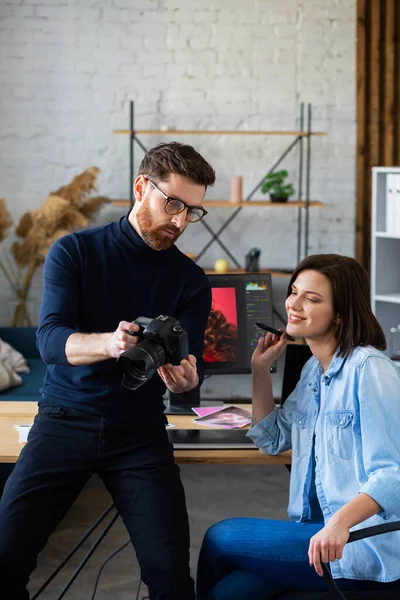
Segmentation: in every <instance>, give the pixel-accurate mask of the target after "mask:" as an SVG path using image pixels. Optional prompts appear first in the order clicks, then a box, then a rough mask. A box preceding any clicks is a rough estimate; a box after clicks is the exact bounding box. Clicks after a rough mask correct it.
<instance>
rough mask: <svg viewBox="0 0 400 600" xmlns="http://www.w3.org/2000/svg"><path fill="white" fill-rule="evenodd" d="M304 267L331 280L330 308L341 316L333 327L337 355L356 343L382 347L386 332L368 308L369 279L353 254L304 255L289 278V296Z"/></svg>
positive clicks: (383, 348)
mask: <svg viewBox="0 0 400 600" xmlns="http://www.w3.org/2000/svg"><path fill="white" fill-rule="evenodd" d="M306 269H309V270H311V271H317V272H318V273H321V274H322V275H324V276H325V277H326V278H327V279H328V280H329V281H330V283H331V286H332V296H333V310H334V312H335V315H338V316H339V317H340V319H339V322H338V323H337V324H336V325H335V329H334V335H335V338H336V339H337V341H338V351H339V356H347V355H348V354H350V352H351V351H352V350H353V349H354V348H355V347H356V346H374V347H375V348H377V349H378V350H385V349H386V339H385V334H384V333H383V331H382V327H381V326H380V325H379V323H378V321H377V320H376V318H375V316H374V314H373V312H372V310H371V303H370V296H369V294H370V290H369V279H368V274H367V272H366V270H365V269H364V267H362V266H361V265H360V263H358V262H357V261H356V260H355V259H354V258H349V257H348V256H340V255H339V254H314V255H311V256H307V257H306V258H304V259H303V260H302V261H301V263H300V264H299V265H298V266H297V267H296V269H295V270H294V273H293V275H292V276H291V278H290V282H289V287H288V293H287V295H288V296H290V294H291V293H292V285H293V283H294V282H295V280H296V279H297V276H298V275H299V273H301V271H305V270H306Z"/></svg>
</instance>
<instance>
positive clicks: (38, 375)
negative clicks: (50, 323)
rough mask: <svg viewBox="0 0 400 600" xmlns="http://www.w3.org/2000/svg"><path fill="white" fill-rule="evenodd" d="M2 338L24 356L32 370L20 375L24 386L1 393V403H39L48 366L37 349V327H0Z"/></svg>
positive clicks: (0, 336)
mask: <svg viewBox="0 0 400 600" xmlns="http://www.w3.org/2000/svg"><path fill="white" fill-rule="evenodd" d="M0 338H1V339H2V340H3V341H4V342H7V343H8V344H10V345H11V346H13V348H15V349H16V350H18V351H19V352H21V354H23V356H24V357H25V358H26V361H27V363H28V366H29V368H30V370H31V372H30V373H20V374H19V375H20V376H21V377H22V379H23V382H24V383H23V385H20V386H18V387H12V388H9V389H7V390H4V391H3V392H0V401H4V400H13V401H26V400H33V401H38V400H39V388H40V387H41V386H42V383H43V379H44V376H45V373H46V365H45V364H44V362H43V361H42V359H41V358H40V354H39V350H38V349H37V348H36V327H0Z"/></svg>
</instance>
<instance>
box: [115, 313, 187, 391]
mask: <svg viewBox="0 0 400 600" xmlns="http://www.w3.org/2000/svg"><path fill="white" fill-rule="evenodd" d="M132 323H136V325H139V326H140V330H139V331H138V332H136V331H135V332H132V331H129V332H127V333H129V334H130V335H136V336H138V337H140V338H141V339H140V342H138V343H137V344H136V346H133V348H129V350H126V352H124V353H123V354H121V356H120V357H119V358H118V364H119V366H120V368H121V371H122V385H123V386H124V387H126V388H128V389H129V390H137V389H138V388H139V387H140V386H141V385H143V384H144V383H146V381H148V380H149V379H150V378H151V377H153V375H154V373H155V372H156V371H157V369H158V367H161V366H162V365H164V364H165V363H171V364H173V365H179V364H180V362H181V360H182V359H183V358H187V357H188V354H189V343H188V336H187V333H186V331H185V330H184V329H182V327H181V326H180V324H179V321H177V319H174V318H173V317H168V316H166V315H160V316H159V317H157V318H156V319H149V318H148V317H138V318H137V319H135V320H134V321H132Z"/></svg>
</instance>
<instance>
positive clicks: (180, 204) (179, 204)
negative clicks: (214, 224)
mask: <svg viewBox="0 0 400 600" xmlns="http://www.w3.org/2000/svg"><path fill="white" fill-rule="evenodd" d="M146 179H147V181H148V182H149V183H151V185H152V186H153V188H155V189H156V190H157V191H158V192H160V194H161V195H162V196H164V198H165V205H164V210H165V212H166V213H168V214H169V215H178V214H179V213H181V212H183V211H184V210H185V208H186V209H187V213H186V220H187V221H189V223H196V222H197V221H200V220H201V219H202V218H203V217H205V216H206V215H207V214H208V213H207V211H206V210H205V209H204V208H201V206H189V205H188V204H186V202H184V201H183V200H178V198H170V197H169V196H167V194H164V192H163V191H162V190H160V188H159V187H157V186H156V184H155V183H153V182H152V181H151V180H150V179H149V178H148V177H146Z"/></svg>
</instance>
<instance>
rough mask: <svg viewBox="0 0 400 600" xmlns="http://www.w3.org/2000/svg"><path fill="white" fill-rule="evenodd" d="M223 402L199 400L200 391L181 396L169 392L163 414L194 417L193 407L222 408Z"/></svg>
mask: <svg viewBox="0 0 400 600" xmlns="http://www.w3.org/2000/svg"><path fill="white" fill-rule="evenodd" d="M223 405H224V402H223V400H201V399H200V390H199V389H198V390H194V391H193V392H190V393H188V394H186V395H185V396H181V395H179V394H173V393H172V392H169V401H168V403H167V405H166V408H165V411H164V413H165V414H166V415H194V414H195V413H194V412H193V410H192V408H193V407H198V406H202V407H205V408H207V407H211V406H223Z"/></svg>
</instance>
